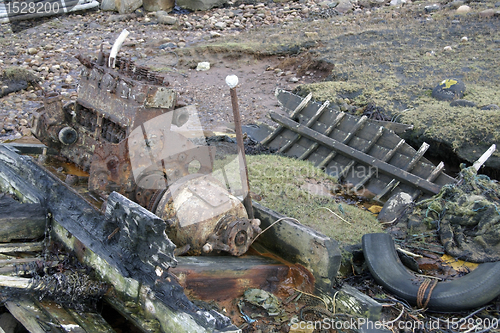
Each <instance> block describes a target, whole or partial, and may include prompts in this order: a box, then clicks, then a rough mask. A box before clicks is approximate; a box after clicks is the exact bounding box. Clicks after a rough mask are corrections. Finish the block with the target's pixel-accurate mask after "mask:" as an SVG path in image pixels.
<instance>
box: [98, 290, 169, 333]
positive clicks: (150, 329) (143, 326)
mask: <svg viewBox="0 0 500 333" xmlns="http://www.w3.org/2000/svg"><path fill="white" fill-rule="evenodd" d="M105 300H106V302H108V303H109V305H111V306H112V307H113V308H114V309H115V310H116V311H118V312H119V313H120V314H121V315H122V316H123V317H125V318H126V319H127V320H128V321H130V322H131V323H132V324H134V326H135V327H137V328H139V329H140V330H141V331H142V332H143V333H162V332H164V331H162V330H161V328H160V325H159V324H158V323H157V321H155V320H147V319H145V317H144V316H141V315H140V312H139V313H138V310H139V309H138V307H134V308H132V307H130V306H127V305H126V304H125V303H124V302H120V301H119V300H117V299H116V298H115V297H108V296H106V297H105ZM129 305H130V304H129ZM139 311H140V310H139ZM166 332H168V331H166Z"/></svg>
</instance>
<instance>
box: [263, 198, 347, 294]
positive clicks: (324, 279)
mask: <svg viewBox="0 0 500 333" xmlns="http://www.w3.org/2000/svg"><path fill="white" fill-rule="evenodd" d="M253 207H254V214H255V217H256V218H258V219H260V221H261V228H262V229H263V230H264V229H265V228H267V227H269V226H270V225H271V224H273V223H274V222H276V221H278V220H280V219H281V221H280V222H278V223H276V224H274V225H273V226H272V227H271V228H270V229H268V230H267V231H266V232H264V233H263V234H262V235H260V236H259V238H257V240H256V242H257V244H262V245H263V246H264V247H265V248H266V249H268V250H269V251H272V252H274V253H279V255H280V256H281V257H282V258H283V259H284V260H286V261H288V262H291V263H298V264H301V265H303V266H304V267H305V268H306V269H308V270H309V271H310V272H311V273H312V274H313V276H314V279H315V286H316V287H317V288H320V289H323V290H328V289H329V288H330V286H331V285H332V283H333V281H334V279H335V277H336V276H337V272H338V270H339V268H340V262H341V254H340V249H339V246H338V243H337V241H335V240H333V239H331V238H330V237H327V236H325V235H322V234H321V233H319V232H317V231H316V230H314V229H312V228H309V227H307V226H305V225H302V224H300V223H297V222H295V221H292V220H290V219H286V218H285V216H283V215H281V214H278V213H276V212H275V211H272V210H270V209H268V208H266V207H264V206H262V205H260V204H258V203H256V202H254V203H253Z"/></svg>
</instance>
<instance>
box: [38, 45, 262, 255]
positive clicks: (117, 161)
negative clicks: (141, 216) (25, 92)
mask: <svg viewBox="0 0 500 333" xmlns="http://www.w3.org/2000/svg"><path fill="white" fill-rule="evenodd" d="M109 57H110V55H109V54H104V53H103V52H100V54H99V57H98V58H97V60H93V59H91V58H89V57H83V56H81V55H79V56H77V58H78V59H79V60H80V62H81V63H82V65H83V68H82V70H81V77H80V83H79V86H78V98H77V100H76V101H74V102H70V103H67V104H65V105H63V103H62V97H61V96H60V95H59V94H58V93H56V92H52V93H48V94H46V95H45V99H44V106H43V107H42V108H40V109H39V110H37V111H38V112H37V113H36V114H35V117H34V120H33V123H32V132H33V134H34V135H35V136H36V137H37V138H38V139H40V140H41V141H42V142H43V143H45V144H46V145H47V146H49V147H51V148H55V149H56V150H58V151H59V152H60V154H61V155H62V156H64V157H66V158H67V159H68V160H70V161H71V162H73V163H75V164H76V165H78V166H80V167H81V168H82V169H83V170H84V171H86V172H88V173H89V179H88V187H89V190H90V191H92V192H94V193H97V194H99V195H102V196H104V197H107V195H109V194H110V193H111V192H113V191H115V192H118V193H120V194H122V195H124V196H126V197H127V198H129V199H130V200H133V201H135V202H137V203H139V204H140V205H141V206H143V207H146V208H148V209H149V210H151V211H152V212H154V213H156V214H157V215H158V216H159V217H160V218H162V219H164V220H166V221H167V225H168V226H169V227H168V228H167V234H168V236H169V237H170V239H172V241H173V242H174V243H175V244H176V245H177V246H187V247H189V248H190V252H191V253H195V254H199V253H202V252H204V253H209V252H212V251H225V252H229V253H231V254H233V255H241V254H243V253H245V252H246V251H247V250H248V248H249V246H250V245H251V244H252V242H253V240H254V239H255V237H256V236H257V234H258V233H259V232H260V228H259V224H260V222H259V221H258V220H249V219H248V215H247V213H246V211H245V208H244V206H243V205H242V203H241V202H240V200H238V199H237V198H236V197H234V196H232V195H231V194H230V193H229V192H228V190H227V189H226V188H225V187H224V186H223V185H222V184H220V183H219V182H218V181H217V180H216V179H215V178H214V177H212V176H210V174H211V172H212V169H213V162H214V155H215V151H214V148H212V147H209V146H203V145H202V146H199V145H196V144H194V143H193V142H192V141H191V140H189V139H188V138H187V137H185V136H184V135H183V134H182V131H178V130H177V129H179V128H182V127H183V126H184V125H185V124H186V123H187V122H188V121H189V120H190V117H191V114H192V113H193V109H194V106H187V107H177V105H176V97H177V96H176V92H175V91H174V90H173V89H170V88H169V87H168V82H165V81H164V79H163V78H162V77H161V76H159V75H158V74H156V73H153V72H151V71H150V70H149V69H148V68H146V67H141V66H138V65H135V64H134V63H133V62H132V61H130V60H126V59H122V58H120V57H116V59H114V63H115V66H116V68H111V67H108V65H107V64H108V62H109ZM193 166H196V167H193ZM217 200H220V202H219V201H217Z"/></svg>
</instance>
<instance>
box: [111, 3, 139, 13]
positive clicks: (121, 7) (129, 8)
mask: <svg viewBox="0 0 500 333" xmlns="http://www.w3.org/2000/svg"><path fill="white" fill-rule="evenodd" d="M115 5H116V9H118V12H119V13H120V14H130V13H133V12H134V11H135V10H136V9H138V8H139V7H141V6H142V0H115Z"/></svg>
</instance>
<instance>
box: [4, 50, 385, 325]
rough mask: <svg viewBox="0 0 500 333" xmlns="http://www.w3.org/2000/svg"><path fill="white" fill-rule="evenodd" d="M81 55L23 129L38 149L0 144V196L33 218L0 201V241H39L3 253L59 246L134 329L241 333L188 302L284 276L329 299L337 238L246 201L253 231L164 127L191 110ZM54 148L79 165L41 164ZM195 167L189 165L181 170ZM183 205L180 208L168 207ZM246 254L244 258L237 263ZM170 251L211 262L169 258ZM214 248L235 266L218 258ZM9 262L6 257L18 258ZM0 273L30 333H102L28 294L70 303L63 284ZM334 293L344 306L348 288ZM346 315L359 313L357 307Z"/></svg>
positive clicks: (189, 145)
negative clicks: (74, 78)
mask: <svg viewBox="0 0 500 333" xmlns="http://www.w3.org/2000/svg"><path fill="white" fill-rule="evenodd" d="M112 51H113V50H112ZM79 59H80V61H81V62H82V64H83V65H84V67H83V70H82V78H81V82H80V89H79V96H78V99H77V100H76V101H75V102H71V103H69V104H66V105H63V104H62V101H61V97H60V96H59V95H58V94H57V93H49V94H47V95H46V98H45V101H44V107H43V108H40V109H39V110H37V114H36V115H35V117H34V123H33V125H32V130H33V133H34V134H35V136H36V137H38V138H39V139H40V140H41V141H42V142H43V143H38V144H22V143H21V144H17V143H13V144H5V145H0V192H3V193H7V194H9V195H12V196H13V197H14V198H15V199H16V200H17V202H16V205H18V206H19V205H20V206H21V207H22V208H19V207H18V206H17V208H15V209H18V210H22V211H23V212H25V213H28V212H30V209H24V208H25V207H26V208H28V207H32V208H33V209H34V211H33V212H32V214H31V215H30V214H28V216H25V215H22V214H21V215H22V216H16V215H15V214H11V211H12V210H13V209H14V208H13V206H6V207H5V209H4V210H3V212H2V213H1V214H0V218H3V221H4V224H5V226H11V227H12V229H9V230H8V229H4V230H5V232H8V233H9V235H8V236H7V237H4V238H3V239H2V241H4V242H11V241H18V240H26V239H28V240H30V239H35V240H38V242H35V243H34V244H31V243H27V244H21V245H19V244H18V245H15V244H14V245H12V244H10V245H9V243H6V244H4V245H3V246H5V247H9V246H10V248H13V247H14V248H15V250H14V251H13V252H16V253H18V252H23V251H24V250H23V248H24V247H26V246H28V248H29V249H31V250H32V251H35V250H34V249H35V248H36V246H38V250H37V251H38V256H36V254H33V255H34V256H35V257H36V260H32V261H33V262H38V261H39V262H40V263H39V265H41V267H46V265H52V267H53V266H54V265H57V263H56V264H55V263H54V262H49V261H48V260H47V258H43V257H41V256H40V252H39V251H40V250H39V248H40V240H43V241H42V242H43V246H42V248H44V249H46V248H47V244H48V243H51V241H54V242H55V243H57V244H60V245H61V246H63V247H65V248H66V249H67V250H68V251H70V252H73V253H74V255H75V256H76V257H77V258H78V260H79V261H80V262H81V263H84V264H85V265H87V266H89V267H90V268H92V269H93V270H94V271H95V275H96V277H97V278H98V281H97V282H95V283H96V284H92V283H90V282H89V284H88V286H89V287H88V288H86V289H89V290H93V291H94V294H95V295H98V294H101V293H102V294H104V295H105V296H104V297H105V301H106V303H107V304H109V305H110V306H112V307H113V308H115V309H116V311H118V312H119V313H120V314H121V315H123V316H124V317H126V318H127V319H128V320H129V321H130V322H131V323H132V324H133V325H134V326H135V327H136V328H137V329H138V330H140V331H142V332H173V331H175V332H240V331H241V330H240V329H239V328H238V327H237V326H236V325H235V324H234V323H233V322H232V320H231V319H230V318H229V315H232V316H233V318H234V316H236V317H238V318H239V313H238V312H236V313H232V314H229V313H222V312H221V311H216V310H214V309H205V308H200V307H199V306H197V305H195V304H194V303H193V302H192V298H193V297H194V298H196V299H201V300H207V301H208V300H211V299H212V300H213V299H217V300H218V301H226V302H228V304H229V302H230V301H231V300H233V299H235V298H237V297H240V296H241V295H242V294H243V292H244V291H245V290H246V289H248V288H260V289H266V290H269V291H273V290H276V289H277V288H278V287H279V286H280V284H281V283H284V281H287V283H292V285H294V284H295V287H297V288H300V289H303V290H304V291H306V290H307V291H308V292H312V291H313V290H315V289H316V290H323V291H324V292H325V293H330V292H331V290H332V284H333V281H334V279H335V276H336V274H337V271H338V269H339V266H340V251H339V248H338V245H337V243H336V241H334V240H332V239H330V238H329V237H326V236H324V235H321V234H320V233H318V232H316V231H314V230H312V229H310V228H308V227H306V226H303V225H301V224H299V223H296V222H294V221H292V220H290V219H286V218H285V217H283V216H280V215H279V214H276V213H275V212H273V211H270V210H268V209H266V208H265V207H262V206H260V205H258V204H256V203H254V204H253V211H252V213H253V215H254V217H255V219H257V221H259V223H260V226H259V224H258V223H256V221H255V219H249V218H248V217H247V215H246V214H247V213H246V212H245V209H244V208H243V206H242V204H241V202H240V201H239V200H238V199H237V198H236V197H235V195H237V191H238V189H237V188H236V189H234V188H233V189H232V192H231V191H230V190H225V189H219V188H218V187H217V186H215V184H218V183H217V182H216V181H215V180H211V179H210V178H208V176H207V175H210V174H211V173H212V174H215V172H212V171H213V156H214V152H213V149H212V148H210V147H208V146H197V145H195V144H194V143H193V141H192V140H191V139H189V138H188V137H186V136H184V135H183V134H181V133H180V132H176V131H175V130H171V128H174V127H182V126H183V125H184V124H189V117H190V116H189V112H187V111H189V110H190V109H189V107H187V108H186V107H182V108H178V107H177V105H176V94H175V91H173V90H172V89H169V88H168V83H167V82H165V81H163V78H161V77H159V76H157V75H156V74H155V73H152V72H150V71H149V70H148V69H147V68H143V67H139V66H136V65H135V64H134V63H132V62H130V61H128V60H126V59H121V58H120V57H117V56H116V53H115V54H104V53H102V52H101V54H100V55H99V58H98V59H97V60H94V59H91V58H87V57H79ZM111 64H112V65H111ZM115 65H116V68H114V66H115ZM157 124H160V125H161V127H160V128H158V127H155V126H156V125H157ZM186 126H187V125H186ZM172 143H175V144H176V146H175V147H174V148H172ZM176 147H177V148H178V147H180V148H182V149H177V148H176ZM22 153H25V154H29V155H22ZM52 153H54V154H56V155H57V156H61V157H63V158H64V159H65V160H67V161H69V162H71V163H73V164H72V165H76V167H78V168H80V169H81V170H80V172H81V174H80V176H77V175H74V174H73V175H72V174H66V173H65V172H61V169H64V168H63V167H54V166H53V165H51V164H50V163H51V157H50V156H49V155H50V154H52ZM33 155H34V156H33ZM154 157H159V161H160V162H161V163H159V162H158V163H157V162H156V161H155V159H154ZM193 161H197V162H198V166H197V167H196V168H194V169H195V171H190V170H191V168H190V166H191V163H192V162H193ZM56 163H60V161H59V162H56ZM63 163H65V162H63ZM82 175H83V176H82ZM219 175H220V176H221V177H222V182H224V181H225V182H226V183H228V182H229V180H230V179H231V178H228V175H227V173H225V172H219ZM79 183H82V184H79ZM186 184H187V185H186ZM214 188H215V190H214ZM174 189H175V190H176V191H177V192H174ZM186 193H187V194H186ZM214 193H215V194H217V195H219V196H218V197H217V198H216V199H217V200H218V201H214V200H215V199H214ZM188 194H189V195H188ZM233 194H234V195H233ZM185 197H188V198H191V199H189V200H184V201H182V200H180V201H177V204H178V205H177V206H175V200H177V199H178V198H185ZM12 201H13V200H11V202H10V203H9V205H10V204H12ZM193 203H194V204H193ZM221 203H222V204H221ZM184 204H185V205H186V206H187V207H188V208H187V209H186V211H188V213H190V214H191V215H189V214H188V216H189V219H193V218H195V217H196V216H197V215H196V212H197V211H196V209H195V208H197V209H198V211H199V209H200V207H201V210H202V211H203V212H206V211H210V210H212V211H214V210H215V211H216V214H213V215H210V216H209V217H208V218H205V217H203V218H200V221H197V222H199V223H198V224H196V225H195V224H194V223H185V224H184V225H183V224H182V223H183V221H182V220H181V219H180V218H179V217H178V215H180V214H177V215H176V214H172V211H174V212H175V210H176V209H177V211H179V210H182V209H183V208H182V205H184ZM193 207H194V208H193ZM214 207H215V208H217V209H214ZM220 207H222V208H223V209H222V208H220ZM249 215H250V214H249ZM228 216H230V217H231V218H227V217H228ZM23 219H24V220H23ZM278 220H279V221H280V223H279V224H276V225H274V224H275V222H276V221H278ZM20 221H21V222H22V223H20ZM189 221H190V220H189ZM193 225H194V226H195V227H193ZM271 225H273V227H272V228H271V229H269V230H268V231H267V232H266V233H263V234H262V235H260V233H259V231H260V230H262V229H265V228H268V227H270V226H271ZM186 226H187V227H186ZM200 226H202V227H200ZM259 227H260V228H262V229H260V228H259ZM16 228H17V229H16ZM182 228H184V230H182ZM14 229H16V230H15V232H14ZM166 230H170V231H171V233H170V232H169V234H168V235H167V234H166ZM179 230H181V231H182V234H181V233H180V232H179ZM257 236H260V237H259V239H258V241H257V242H256V243H254V241H255V239H256V238H257ZM172 237H173V238H172ZM35 244H36V246H35ZM0 247H1V246H0ZM250 247H252V251H251V254H244V253H245V252H247V251H248V250H249V249H250ZM31 250H30V251H31ZM27 251H28V250H27ZM180 251H181V252H188V253H192V254H200V253H204V254H211V255H209V256H198V257H192V256H179V255H177V254H179V252H180ZM190 251H191V252H190ZM220 252H224V253H226V254H231V255H234V257H231V256H227V255H222V256H221V255H216V254H219V253H220ZM263 253H264V255H262V254H263ZM271 253H272V255H271ZM276 255H277V256H276ZM13 258H14V257H12V256H9V257H8V260H9V262H10V261H12V260H14V261H12V263H16V260H17V259H13ZM25 262H29V260H24V259H21V260H20V261H18V263H25ZM6 265H8V266H9V267H7V268H6V271H8V273H9V274H10V273H12V272H14V274H12V275H14V276H4V275H2V274H1V273H0V285H3V286H5V287H8V288H11V287H14V288H20V289H25V290H26V291H27V292H25V293H24V294H22V295H20V296H19V295H17V296H15V297H11V298H8V296H5V295H8V294H9V293H7V294H5V295H4V296H5V297H7V298H4V303H5V305H6V307H7V308H8V310H9V311H10V312H11V313H12V314H13V315H14V316H15V317H16V318H17V319H18V320H19V321H20V322H21V323H22V324H23V325H24V326H25V328H26V329H28V330H29V331H30V332H36V333H37V332H45V331H47V330H48V329H51V331H53V332H89V333H90V332H113V331H114V330H113V328H112V327H111V326H110V325H109V324H108V323H107V322H106V320H104V319H103V318H102V316H101V315H99V314H96V313H92V312H85V311H77V310H75V309H72V308H70V307H67V306H63V305H60V304H56V303H57V302H55V303H54V300H52V303H51V302H47V301H45V300H41V299H40V298H39V297H38V296H39V292H40V291H43V292H45V293H47V292H49V291H50V292H53V293H55V294H56V295H57V291H58V290H61V289H64V290H66V294H65V296H68V294H70V296H71V297H70V298H71V299H72V300H75V297H76V296H75V295H78V294H75V293H74V292H72V291H73V290H77V289H78V288H76V287H75V286H74V285H72V284H71V283H70V282H69V280H71V279H68V278H65V277H63V276H62V275H56V274H57V273H56V274H54V275H53V278H51V277H50V276H49V275H47V276H48V280H42V281H41V282H40V283H34V282H33V281H34V280H33V274H35V275H36V274H38V273H36V272H35V271H30V272H28V273H27V272H26V271H24V270H21V271H19V270H18V269H17V268H15V269H13V268H12V266H10V265H11V264H9V263H8V264H6ZM56 267H59V266H56ZM59 268H60V270H61V271H62V270H63V268H62V267H59ZM43 272H44V270H43V269H42V274H45V273H43ZM17 273H20V274H17ZM61 274H62V273H61ZM51 279H52V280H51ZM61 280H64V281H65V282H64V283H63V284H61V283H60V281H61ZM77 280H78V279H77ZM72 281H73V280H72ZM73 282H74V281H73ZM54 283H55V284H54ZM102 283H105V284H106V285H107V286H109V287H110V288H105V286H104V285H102ZM84 289H85V288H84ZM50 292H49V293H50ZM187 294H189V295H190V297H189V298H188V296H187ZM345 294H346V295H347V296H346V297H347V299H349V300H351V299H352V298H353V296H352V295H353V294H356V291H353V290H346V291H345ZM101 296H102V295H101ZM82 297H83V296H82ZM341 298H342V296H339V297H338V299H341ZM351 303H352V301H349V302H347V303H346V304H351ZM346 306H348V305H346ZM370 309H373V311H372V312H374V313H375V314H376V313H379V312H380V309H381V306H380V305H379V304H378V303H376V302H373V304H370ZM355 311H361V312H362V313H363V314H365V313H367V311H368V310H367V309H365V308H363V307H359V306H358V307H356V309H355Z"/></svg>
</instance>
